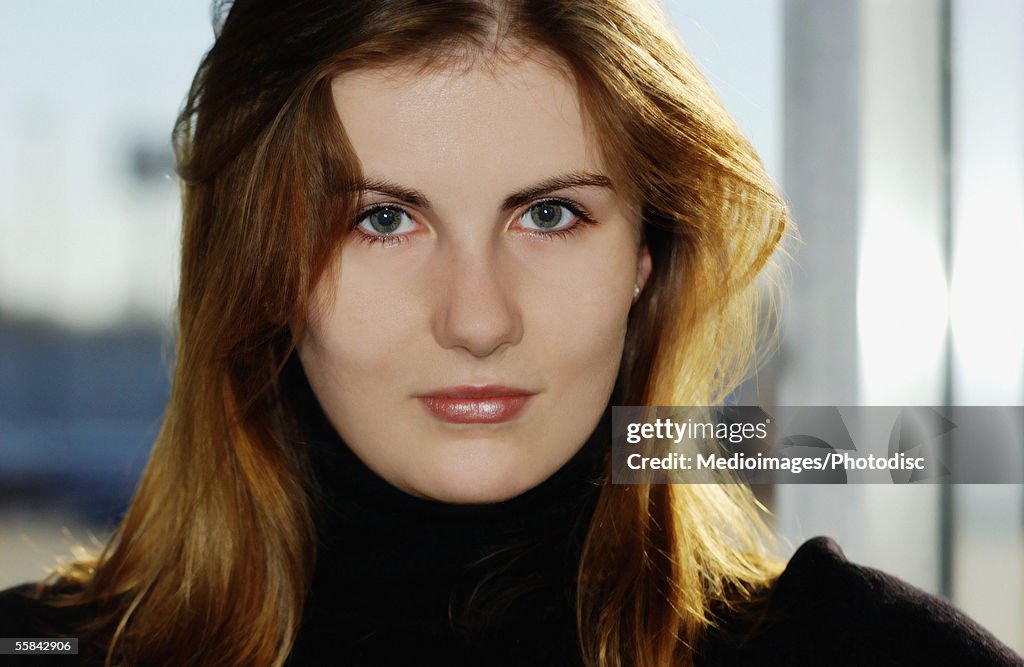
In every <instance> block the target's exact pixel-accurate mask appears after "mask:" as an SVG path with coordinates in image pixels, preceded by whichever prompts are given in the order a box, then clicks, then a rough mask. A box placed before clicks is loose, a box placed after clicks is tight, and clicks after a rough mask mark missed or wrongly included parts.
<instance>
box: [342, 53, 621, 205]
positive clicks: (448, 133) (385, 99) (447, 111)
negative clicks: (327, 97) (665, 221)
mask: <svg viewBox="0 0 1024 667" xmlns="http://www.w3.org/2000/svg"><path fill="white" fill-rule="evenodd" d="M331 92H332V97H333V100H334V105H335V108H336V110H337V112H338V115H339V117H340V118H341V121H342V124H343V125H344V127H345V131H346V134H347V135H348V137H349V140H350V141H351V143H352V146H353V148H354V149H355V152H356V154H357V156H358V157H359V159H360V161H361V162H362V165H363V170H364V172H365V173H366V174H367V175H368V176H378V175H379V176H386V177H389V178H402V179H403V180H405V181H408V182H407V183H405V184H407V185H410V186H413V187H424V188H425V187H428V185H430V184H435V185H443V183H441V182H440V181H442V180H445V179H447V180H448V181H460V182H462V183H464V184H466V185H477V186H480V187H486V186H487V184H488V183H493V182H496V181H498V182H501V183H509V182H514V183H515V184H516V185H523V184H528V183H531V182H534V181H536V180H537V179H538V178H539V177H547V176H552V175H555V173H556V172H565V171H574V170H588V171H595V172H600V171H603V169H602V167H603V165H602V161H601V158H600V156H599V151H598V150H597V142H595V141H594V140H593V137H592V136H591V132H590V129H589V127H588V123H587V120H586V118H585V117H584V113H583V111H582V109H581V105H580V101H579V96H578V95H577V90H576V87H575V84H574V82H573V80H572V78H571V75H569V74H568V72H566V71H565V69H564V68H562V67H559V65H558V63H557V61H555V60H554V59H553V58H550V59H549V58H543V57H537V56H531V57H522V56H519V57H492V58H490V59H488V60H487V61H480V60H479V59H478V60H476V61H474V62H470V63H459V64H452V65H445V66H436V67H430V68H427V69H423V68H419V67H416V66H413V65H408V64H406V65H395V66H388V67H374V68H366V69H360V70H357V71H354V72H349V73H345V74H342V75H340V76H338V77H336V78H335V79H334V80H333V82H332V90H331ZM549 172H551V173H549ZM442 177H444V178H442ZM424 182H426V183H424Z"/></svg>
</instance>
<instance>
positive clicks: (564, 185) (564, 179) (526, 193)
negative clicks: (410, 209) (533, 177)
mask: <svg viewBox="0 0 1024 667" xmlns="http://www.w3.org/2000/svg"><path fill="white" fill-rule="evenodd" d="M585 187H599V188H609V189H611V190H614V189H615V187H614V186H613V185H612V181H611V179H610V178H608V177H607V176H605V175H603V174H595V173H590V172H583V171H574V172H571V173H568V174H562V175H560V176H552V177H551V178H547V179H544V180H543V181H541V182H539V183H537V184H535V185H531V186H530V187H527V188H523V189H522V190H519V191H517V192H513V193H512V194H510V195H509V196H507V197H505V200H504V201H503V202H502V204H501V207H502V210H505V211H507V210H509V209H513V208H516V207H517V206H522V205H523V204H525V203H527V202H529V201H531V200H533V199H537V198H538V197H543V196H544V195H546V194H550V193H552V192H555V191H557V190H565V189H568V188H585ZM355 191H356V192H379V193H381V194H385V195H388V196H390V197H394V198H395V199H398V200H400V201H402V202H404V203H406V204H409V205H411V206H416V207H419V208H423V209H429V208H430V200H428V199H427V196H426V195H424V194H423V193H422V192H420V191H419V190H414V189H412V188H407V187H404V186H401V185H398V184H396V183H392V182H391V181H387V180H384V179H379V178H371V179H366V180H364V181H363V182H361V183H359V184H358V185H357V186H356V188H355Z"/></svg>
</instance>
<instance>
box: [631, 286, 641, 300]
mask: <svg viewBox="0 0 1024 667" xmlns="http://www.w3.org/2000/svg"><path fill="white" fill-rule="evenodd" d="M639 296H640V285H633V301H636V300H637V298H638V297H639Z"/></svg>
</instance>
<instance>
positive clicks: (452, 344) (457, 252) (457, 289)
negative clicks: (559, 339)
mask: <svg viewBox="0 0 1024 667" xmlns="http://www.w3.org/2000/svg"><path fill="white" fill-rule="evenodd" d="M446 255H447V256H446V257H444V258H442V268H441V270H440V274H441V276H442V278H441V280H439V281H438V284H437V285H436V289H437V290H438V291H437V297H438V300H437V304H438V306H437V308H436V309H435V313H434V317H433V323H432V328H433V335H434V338H435V340H436V341H437V342H438V344H439V345H441V347H443V348H445V349H456V348H462V349H464V350H466V351H468V352H469V353H470V354H472V355H473V356H474V357H486V356H489V355H491V354H494V353H495V352H496V351H498V350H499V349H500V348H502V347H503V346H505V345H515V344H517V343H518V342H519V341H520V340H521V339H522V337H523V321H522V315H521V313H520V311H519V307H518V304H517V303H516V300H515V298H514V284H512V283H513V281H512V279H511V278H512V277H511V276H510V275H509V273H508V272H507V271H503V268H502V265H501V262H500V257H499V256H498V252H497V251H495V250H494V249H493V248H492V249H490V250H484V249H477V250H471V249H467V248H462V249H457V248H456V249H452V250H451V252H449V253H446Z"/></svg>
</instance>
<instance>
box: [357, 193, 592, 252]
mask: <svg viewBox="0 0 1024 667" xmlns="http://www.w3.org/2000/svg"><path fill="white" fill-rule="evenodd" d="M541 204H557V205H559V206H564V207H565V208H566V209H568V211H569V212H570V213H572V214H573V216H575V218H576V222H575V223H574V224H573V225H572V226H571V227H566V228H565V229H558V230H555V231H553V232H540V231H537V230H535V229H529V230H526V233H528V234H529V235H530V236H533V237H535V238H540V239H543V240H545V241H554V240H559V239H566V238H569V237H570V236H573V235H575V234H578V233H579V232H580V231H582V229H583V228H584V227H589V226H590V225H596V224H597V221H596V220H594V217H593V216H592V215H591V214H590V212H589V211H587V210H586V208H584V207H583V206H581V205H579V204H577V203H576V202H573V201H569V200H567V199H560V198H557V197H555V198H548V199H540V200H538V201H535V202H533V203H532V204H530V205H529V206H527V207H526V208H524V209H523V212H522V213H520V214H519V216H518V217H517V218H516V219H517V220H518V219H519V218H521V217H523V216H524V215H526V213H527V212H528V211H529V210H530V209H531V208H533V207H535V206H539V205H541ZM384 209H392V210H395V211H401V213H402V214H403V215H407V216H409V217H410V218H411V217H412V214H410V213H409V211H408V210H406V209H405V207H403V206H399V205H398V204H377V205H376V206H371V207H370V208H367V209H364V210H363V211H360V212H359V215H357V216H356V219H355V223H354V224H353V225H352V230H353V232H354V233H355V234H356V238H357V239H358V240H359V241H360V242H361V243H368V244H370V245H374V244H377V245H382V246H394V245H398V244H399V243H405V242H406V241H407V240H408V238H407V237H408V236H410V234H408V233H406V234H368V233H366V232H364V231H363V230H362V229H360V227H359V225H360V223H362V221H363V220H365V219H366V217H367V216H369V215H372V214H374V213H376V212H377V211H381V210H384Z"/></svg>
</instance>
